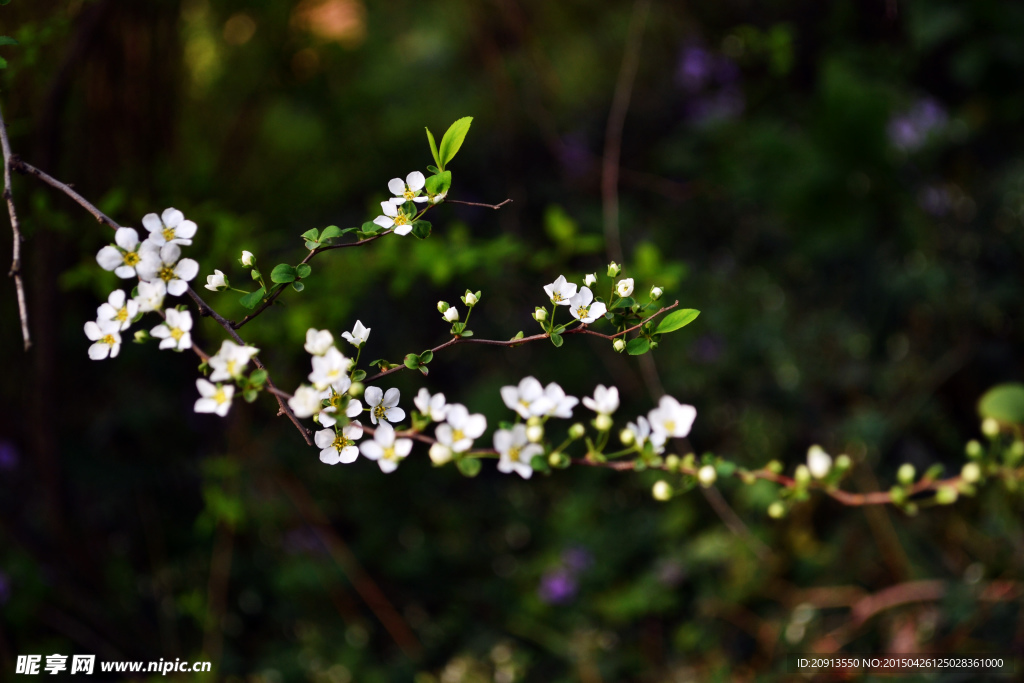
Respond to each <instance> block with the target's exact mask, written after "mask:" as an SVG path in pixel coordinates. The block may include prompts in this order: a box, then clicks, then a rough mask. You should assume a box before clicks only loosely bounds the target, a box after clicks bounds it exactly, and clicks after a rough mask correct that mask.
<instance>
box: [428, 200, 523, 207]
mask: <svg viewBox="0 0 1024 683" xmlns="http://www.w3.org/2000/svg"><path fill="white" fill-rule="evenodd" d="M511 201H512V200H511V199H506V200H505V201H503V202H502V203H501V204H480V203H478V202H463V201H459V200H458V199H445V200H444V203H445V204H462V205H463V206H479V207H481V208H484V209H500V208H501V207H503V206H505V205H506V204H508V203H509V202H511Z"/></svg>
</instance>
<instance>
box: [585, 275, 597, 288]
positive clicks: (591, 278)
mask: <svg viewBox="0 0 1024 683" xmlns="http://www.w3.org/2000/svg"><path fill="white" fill-rule="evenodd" d="M596 283H597V273H587V276H586V277H585V278H583V284H584V285H586V286H587V287H593V286H594V284H596Z"/></svg>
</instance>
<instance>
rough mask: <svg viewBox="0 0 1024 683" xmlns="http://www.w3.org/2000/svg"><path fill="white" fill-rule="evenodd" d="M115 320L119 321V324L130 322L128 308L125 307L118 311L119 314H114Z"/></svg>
mask: <svg viewBox="0 0 1024 683" xmlns="http://www.w3.org/2000/svg"><path fill="white" fill-rule="evenodd" d="M114 320H117V321H118V322H122V323H123V322H125V321H127V320H128V307H127V306H124V307H123V308H120V309H118V311H117V313H115V314H114Z"/></svg>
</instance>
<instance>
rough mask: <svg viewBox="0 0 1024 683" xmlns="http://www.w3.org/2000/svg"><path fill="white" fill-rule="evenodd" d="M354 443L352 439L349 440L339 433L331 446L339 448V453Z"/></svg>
mask: <svg viewBox="0 0 1024 683" xmlns="http://www.w3.org/2000/svg"><path fill="white" fill-rule="evenodd" d="M352 443H353V442H352V441H349V440H348V439H346V438H345V437H344V436H343V435H341V434H337V435H335V437H334V443H332V444H331V446H333V447H334V448H335V449H337V451H338V452H339V453H341V451H342V450H343V449H345V448H348V447H349V446H351V445H352Z"/></svg>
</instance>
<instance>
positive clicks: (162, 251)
mask: <svg viewBox="0 0 1024 683" xmlns="http://www.w3.org/2000/svg"><path fill="white" fill-rule="evenodd" d="M180 256H181V247H179V246H178V245H177V244H174V243H173V242H168V243H167V244H165V245H163V246H162V247H161V246H158V245H155V244H153V243H152V242H145V243H143V245H142V261H140V262H139V265H138V268H136V271H137V272H138V274H139V279H141V280H146V281H148V282H155V281H156V280H163V281H164V283H165V284H166V285H167V293H168V294H170V295H171V296H181V295H182V294H184V293H185V290H186V289H188V284H186V283H187V282H188V281H189V280H191V279H192V278H194V277H195V276H196V275H197V274H198V273H199V264H198V263H196V262H195V261H193V260H192V259H190V258H183V259H181V260H180V261H179V260H178V259H179V257H180Z"/></svg>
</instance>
